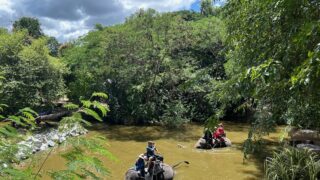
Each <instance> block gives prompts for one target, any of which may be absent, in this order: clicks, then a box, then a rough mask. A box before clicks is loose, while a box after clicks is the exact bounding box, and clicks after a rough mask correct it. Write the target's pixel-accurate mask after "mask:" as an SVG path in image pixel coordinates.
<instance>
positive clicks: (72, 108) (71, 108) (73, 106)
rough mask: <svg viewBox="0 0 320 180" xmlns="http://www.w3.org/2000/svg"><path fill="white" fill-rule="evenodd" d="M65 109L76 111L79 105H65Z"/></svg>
mask: <svg viewBox="0 0 320 180" xmlns="http://www.w3.org/2000/svg"><path fill="white" fill-rule="evenodd" d="M63 107H64V108H66V109H68V110H75V109H78V108H79V105H77V104H73V103H68V104H65V105H63Z"/></svg>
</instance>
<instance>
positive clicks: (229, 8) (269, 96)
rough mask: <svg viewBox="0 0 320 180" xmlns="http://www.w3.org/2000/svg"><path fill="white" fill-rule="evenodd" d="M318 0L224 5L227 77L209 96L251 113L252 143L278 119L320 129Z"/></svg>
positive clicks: (225, 106) (233, 1)
mask: <svg viewBox="0 0 320 180" xmlns="http://www.w3.org/2000/svg"><path fill="white" fill-rule="evenodd" d="M319 13H320V3H319V2H318V1H291V0H268V1H258V0H253V1H251V0H241V1H238V0H229V1H228V2H227V4H226V5H225V7H224V10H223V14H224V20H225V22H226V24H227V42H228V48H229V51H228V53H227V55H226V56H227V63H226V64H225V66H224V67H225V71H226V74H227V80H226V81H220V82H217V84H216V87H215V88H214V91H213V92H212V93H211V94H210V95H209V97H210V99H212V100H215V99H219V100H220V103H221V105H220V111H218V112H217V113H216V115H217V117H218V118H219V117H221V115H224V114H225V112H227V110H228V109H230V108H231V109H233V110H234V111H238V112H239V111H242V110H244V111H246V112H250V113H249V114H253V116H251V119H252V122H253V127H252V131H250V133H249V139H248V141H252V140H253V139H259V137H261V135H264V134H265V133H268V132H270V131H272V130H273V128H274V126H275V125H276V124H277V123H286V124H289V125H294V126H298V127H303V128H317V129H319V128H320V124H319V122H320V121H319V119H320V114H319V112H320V111H319V108H320V103H319V101H318V99H320V93H319V85H320V84H319V78H320V69H319V67H320V64H319V62H320V60H319V55H320V54H319V50H320V47H319V42H320V36H319V33H320V23H319Z"/></svg>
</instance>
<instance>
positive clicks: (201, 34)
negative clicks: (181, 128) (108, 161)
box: [63, 9, 225, 126]
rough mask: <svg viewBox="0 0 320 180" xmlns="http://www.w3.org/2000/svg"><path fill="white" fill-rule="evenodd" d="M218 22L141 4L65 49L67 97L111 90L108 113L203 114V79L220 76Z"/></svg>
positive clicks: (175, 120)
mask: <svg viewBox="0 0 320 180" xmlns="http://www.w3.org/2000/svg"><path fill="white" fill-rule="evenodd" d="M223 28H224V24H223V23H222V22H221V21H220V20H219V19H218V18H216V17H212V16H210V17H205V16H199V14H197V13H192V12H189V13H187V12H185V11H182V12H181V13H179V12H175V13H166V14H159V13H157V12H156V11H154V10H152V9H149V10H140V11H138V12H136V13H135V14H133V15H132V16H130V17H129V18H127V20H126V22H125V23H124V24H121V25H116V26H112V27H106V28H103V29H101V28H99V30H96V31H92V32H90V33H89V34H88V35H87V36H85V37H83V38H81V39H79V40H78V41H76V42H75V43H74V44H72V45H71V47H70V48H67V49H65V50H64V52H65V53H64V56H63V60H64V62H65V63H66V64H68V66H69V68H70V70H71V75H70V76H69V77H68V79H67V83H68V88H69V89H70V93H69V97H75V98H76V97H77V96H79V95H81V96H88V95H89V94H90V93H92V92H94V91H97V90H98V91H103V92H107V93H108V94H110V98H111V99H110V105H111V109H112V111H111V112H112V117H111V119H112V120H117V121H118V122H119V121H120V122H121V121H123V120H125V121H126V122H128V121H129V122H134V123H137V122H138V123H139V122H147V121H160V122H161V123H165V124H168V125H171V126H176V125H180V124H181V123H183V122H185V121H188V120H196V121H205V120H206V119H207V118H208V117H209V116H210V115H211V114H212V113H213V106H212V105H211V104H209V103H208V101H207V100H206V98H205V96H206V95H207V94H208V93H209V91H210V89H211V88H210V87H211V85H210V82H211V80H214V79H223V78H224V76H225V73H224V68H223V63H224V56H223V55H222V54H221V52H222V50H223V48H224V45H223V41H224V31H223Z"/></svg>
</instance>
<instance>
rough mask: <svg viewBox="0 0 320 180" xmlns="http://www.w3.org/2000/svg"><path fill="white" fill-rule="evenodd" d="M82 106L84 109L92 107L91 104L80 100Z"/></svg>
mask: <svg viewBox="0 0 320 180" xmlns="http://www.w3.org/2000/svg"><path fill="white" fill-rule="evenodd" d="M81 103H82V106H83V107H86V108H90V107H91V106H92V102H91V101H89V100H81Z"/></svg>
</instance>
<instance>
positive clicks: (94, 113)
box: [82, 108, 102, 122]
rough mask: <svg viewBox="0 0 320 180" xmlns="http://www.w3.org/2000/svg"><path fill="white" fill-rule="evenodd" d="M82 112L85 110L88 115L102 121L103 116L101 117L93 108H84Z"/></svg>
mask: <svg viewBox="0 0 320 180" xmlns="http://www.w3.org/2000/svg"><path fill="white" fill-rule="evenodd" d="M82 112H84V113H85V114H86V115H89V116H91V117H93V118H95V119H96V120H98V121H101V122H102V119H101V117H100V116H99V114H98V113H96V112H95V111H93V110H91V109H88V108H84V109H83V110H82Z"/></svg>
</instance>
